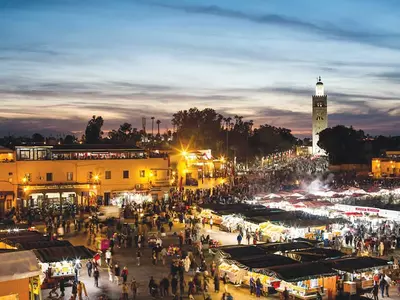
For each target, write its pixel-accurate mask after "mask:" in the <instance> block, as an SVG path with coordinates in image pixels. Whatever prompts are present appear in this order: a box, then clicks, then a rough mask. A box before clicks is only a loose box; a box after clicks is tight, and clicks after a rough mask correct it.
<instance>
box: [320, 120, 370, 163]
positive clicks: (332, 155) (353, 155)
mask: <svg viewBox="0 0 400 300" xmlns="http://www.w3.org/2000/svg"><path fill="white" fill-rule="evenodd" d="M364 138H365V135H364V132H363V131H362V130H355V129H353V127H346V126H343V125H338V126H335V127H332V128H327V129H325V130H323V131H322V132H320V134H319V141H318V146H319V147H321V148H322V149H324V150H325V151H326V153H327V154H328V156H329V161H330V163H331V164H349V163H366V159H365V152H364Z"/></svg>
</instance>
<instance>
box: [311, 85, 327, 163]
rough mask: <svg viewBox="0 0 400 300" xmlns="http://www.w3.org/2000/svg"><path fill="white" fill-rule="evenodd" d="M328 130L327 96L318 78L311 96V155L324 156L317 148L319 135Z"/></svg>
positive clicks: (323, 152) (322, 151)
mask: <svg viewBox="0 0 400 300" xmlns="http://www.w3.org/2000/svg"><path fill="white" fill-rule="evenodd" d="M326 128H328V96H327V95H325V91H324V84H323V82H322V81H321V77H319V79H318V82H317V84H316V87H315V95H314V96H312V152H313V155H326V153H325V151H324V150H323V149H321V148H320V147H319V146H318V141H319V133H320V132H321V131H323V130H324V129H326Z"/></svg>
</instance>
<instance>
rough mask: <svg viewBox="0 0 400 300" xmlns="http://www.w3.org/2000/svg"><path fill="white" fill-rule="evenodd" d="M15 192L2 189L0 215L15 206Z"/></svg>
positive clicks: (0, 193)
mask: <svg viewBox="0 0 400 300" xmlns="http://www.w3.org/2000/svg"><path fill="white" fill-rule="evenodd" d="M13 200H14V192H12V191H0V217H3V216H4V215H5V213H6V212H7V211H9V210H10V209H11V208H12V207H13Z"/></svg>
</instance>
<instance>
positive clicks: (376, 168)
mask: <svg viewBox="0 0 400 300" xmlns="http://www.w3.org/2000/svg"><path fill="white" fill-rule="evenodd" d="M371 172H372V174H373V176H374V177H375V178H385V177H400V151H399V150H397V151H386V152H385V157H379V158H373V159H372V161H371Z"/></svg>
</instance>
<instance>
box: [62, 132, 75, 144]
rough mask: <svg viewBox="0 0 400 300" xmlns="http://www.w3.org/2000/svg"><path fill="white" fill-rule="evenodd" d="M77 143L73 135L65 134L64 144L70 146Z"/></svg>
mask: <svg viewBox="0 0 400 300" xmlns="http://www.w3.org/2000/svg"><path fill="white" fill-rule="evenodd" d="M76 142H77V138H76V137H75V136H74V135H71V134H67V135H66V136H65V138H64V144H67V145H70V144H75V143H76Z"/></svg>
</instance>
